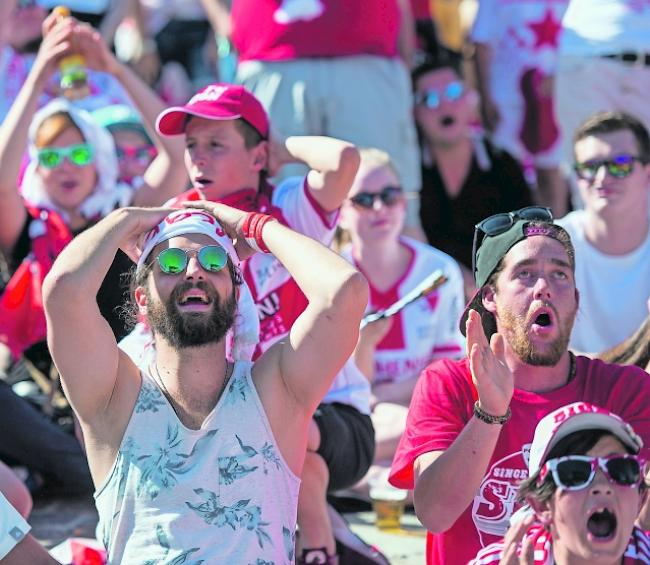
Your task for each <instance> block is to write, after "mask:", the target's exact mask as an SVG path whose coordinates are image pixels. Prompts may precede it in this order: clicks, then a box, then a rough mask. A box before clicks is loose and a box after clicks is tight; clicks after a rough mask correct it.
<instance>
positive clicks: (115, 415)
mask: <svg viewBox="0 0 650 565" xmlns="http://www.w3.org/2000/svg"><path fill="white" fill-rule="evenodd" d="M141 385H142V375H141V373H140V370H139V369H138V367H137V366H136V365H135V363H133V361H132V360H131V359H130V358H129V357H128V356H127V355H126V354H125V353H124V352H122V351H120V361H119V366H118V374H117V378H116V380H115V387H114V389H113V391H112V394H111V396H110V398H109V399H108V400H107V403H106V406H105V409H104V410H101V411H97V412H96V413H95V414H94V415H92V416H88V415H86V416H85V417H81V418H80V423H81V427H82V430H83V433H84V437H85V438H86V442H87V451H88V458H89V463H90V466H91V471H92V472H93V478H97V474H102V473H101V469H106V470H107V469H108V468H110V466H111V465H112V462H113V461H114V460H115V457H116V456H117V452H118V450H119V448H120V445H121V443H122V438H123V437H124V433H125V431H126V428H127V426H128V424H129V421H130V420H131V415H132V414H133V409H134V406H135V404H136V402H137V400H138V395H139V394H140V388H141ZM98 472H99V473H98ZM96 484H97V482H96Z"/></svg>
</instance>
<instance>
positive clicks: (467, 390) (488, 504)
mask: <svg viewBox="0 0 650 565" xmlns="http://www.w3.org/2000/svg"><path fill="white" fill-rule="evenodd" d="M648 394H650V379H649V378H648V374H647V373H646V372H645V371H643V370H642V369H640V368H638V367H634V366H626V367H623V366H618V365H610V364H608V363H604V362H603V361H600V360H597V359H588V358H587V357H576V375H575V377H574V378H573V379H572V380H571V381H570V382H569V383H567V384H566V385H565V386H563V387H561V388H558V389H556V390H552V391H550V392H546V393H543V394H542V393H540V394H538V393H534V392H529V391H524V390H519V389H515V391H514V395H513V397H512V401H511V403H510V408H511V410H512V417H511V418H510V420H508V422H507V423H506V424H505V425H504V426H503V428H502V430H501V435H500V436H499V441H498V443H497V445H496V448H495V450H494V453H493V455H492V458H491V460H490V463H489V465H488V468H487V470H486V473H485V476H484V478H483V480H482V482H481V485H480V486H479V489H478V492H477V493H476V496H475V497H474V500H473V502H472V504H471V505H470V506H469V507H468V508H467V509H466V510H465V512H463V513H462V514H461V516H460V517H459V518H458V519H457V520H456V522H455V523H454V525H453V526H452V527H451V528H450V529H449V530H447V531H446V532H445V533H443V534H435V535H434V534H431V533H430V532H429V533H428V534H427V564H428V565H432V564H446V563H467V562H468V561H470V560H471V559H472V558H473V557H474V556H475V555H476V554H477V552H478V551H479V550H480V549H481V548H482V547H486V546H487V545H489V544H491V543H495V542H497V541H498V540H499V539H501V538H502V537H503V536H504V534H505V531H506V528H507V527H508V523H509V519H510V516H511V515H512V513H513V512H514V511H515V510H517V504H516V498H517V489H518V486H519V482H520V481H521V480H523V479H526V478H527V477H528V454H529V451H530V445H531V443H532V440H533V436H534V434H535V427H536V425H537V423H538V422H539V420H541V419H542V418H543V417H544V416H545V415H546V414H548V413H550V412H552V411H553V410H556V409H557V408H560V407H561V406H564V405H565V404H569V403H571V402H575V401H577V400H581V401H583V402H589V403H591V404H595V405H597V406H601V407H603V408H606V409H607V410H610V411H611V412H614V413H615V414H618V415H619V416H620V417H621V418H622V419H623V420H625V421H627V422H628V423H629V424H630V425H631V426H632V427H633V428H634V429H635V431H636V432H637V433H638V434H639V435H640V436H641V438H642V439H643V441H644V444H645V445H646V446H650V443H649V442H650V403H648V402H647V400H646V399H647V398H648ZM476 398H477V395H476V389H475V388H474V385H473V384H472V378H471V374H470V371H469V363H468V361H467V359H464V360H463V361H449V360H442V361H436V362H435V363H433V364H432V365H430V366H429V367H428V368H427V369H425V370H424V371H423V373H422V376H421V377H420V380H419V381H418V383H417V385H416V387H415V390H414V392H413V398H412V400H411V406H410V409H409V415H408V419H407V422H406V430H405V431H404V434H403V435H402V438H401V440H400V443H399V446H398V448H397V451H396V453H395V458H394V460H393V465H392V469H391V476H390V482H391V483H392V484H393V485H395V486H397V487H399V488H410V489H412V488H413V487H414V474H413V464H414V462H415V460H416V459H417V458H418V457H419V456H420V455H422V454H423V453H428V452H432V451H445V450H446V449H448V448H449V447H450V446H451V445H452V444H453V443H454V441H455V440H456V438H457V437H458V436H459V434H460V433H461V431H462V430H463V428H464V427H465V425H466V424H467V423H468V422H469V420H470V419H471V418H472V416H473V412H472V409H473V405H474V401H475V400H476ZM649 453H650V448H649V447H646V448H644V449H642V450H641V454H642V455H643V456H644V457H646V458H647V457H648V454H649ZM467 464H471V461H468V462H467ZM420 503H422V502H421V501H420Z"/></svg>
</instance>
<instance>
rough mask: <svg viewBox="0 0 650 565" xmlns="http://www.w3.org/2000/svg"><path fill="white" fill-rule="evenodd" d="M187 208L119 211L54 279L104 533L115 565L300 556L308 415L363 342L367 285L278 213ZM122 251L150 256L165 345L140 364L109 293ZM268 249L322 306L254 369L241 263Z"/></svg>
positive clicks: (151, 319)
mask: <svg viewBox="0 0 650 565" xmlns="http://www.w3.org/2000/svg"><path fill="white" fill-rule="evenodd" d="M187 206H188V208H199V209H198V210H197V209H193V210H190V209H185V210H176V211H173V212H172V211H171V209H166V208H157V209H143V208H123V209H120V210H117V211H115V212H113V213H111V214H110V215H108V216H107V217H106V218H105V219H103V220H101V221H100V222H98V223H97V224H96V225H95V226H94V227H92V228H90V229H88V230H86V231H85V232H84V233H83V234H81V235H80V236H78V237H77V238H75V239H74V240H73V241H72V242H71V243H70V244H69V245H68V247H66V249H65V250H64V251H63V252H62V253H61V254H60V255H59V257H58V258H57V260H56V261H55V263H54V266H53V267H52V270H51V271H50V273H49V274H48V277H47V278H46V281H45V284H44V300H45V310H46V313H47V321H48V343H49V346H50V349H51V351H52V357H53V358H54V361H55V363H56V365H57V367H58V369H59V371H60V373H61V378H62V381H63V383H64V388H65V391H66V394H67V396H68V399H69V400H70V403H71V405H72V407H73V408H74V410H75V413H76V414H77V416H78V418H79V420H80V423H81V427H82V429H83V433H84V437H85V440H86V448H87V454H88V461H89V465H90V470H91V474H92V477H93V481H94V483H95V487H96V489H97V492H96V494H95V499H96V504H97V510H98V512H99V516H100V523H99V531H100V532H101V534H102V535H101V539H102V540H103V542H104V545H105V546H106V549H107V550H108V557H109V562H110V563H143V562H144V560H145V559H146V560H147V563H153V562H156V563H162V562H165V563H168V562H172V561H173V562H178V563H180V562H186V560H187V561H188V562H189V561H191V562H193V563H194V562H197V563H198V562H204V563H261V562H269V561H272V562H275V563H293V561H294V542H295V540H294V531H295V524H296V508H297V504H298V490H299V485H300V478H299V477H300V473H301V470H302V465H303V461H304V458H305V450H306V446H307V432H308V427H309V423H310V421H311V416H312V413H313V412H314V410H315V408H316V406H317V405H318V403H319V401H320V399H321V398H322V397H323V396H324V395H325V393H326V392H327V390H328V389H329V387H330V385H331V382H332V380H333V378H334V376H335V375H336V373H337V372H338V371H339V369H340V368H341V367H342V366H343V364H344V362H345V361H346V360H347V358H348V357H349V356H350V354H351V353H352V350H353V349H354V347H355V345H356V342H357V338H358V331H359V324H360V321H361V316H362V315H363V311H364V308H365V304H366V301H367V284H366V283H365V279H363V277H362V275H360V274H359V273H358V272H357V271H355V270H354V268H353V267H351V266H350V265H349V263H348V262H347V261H345V260H344V259H341V258H340V257H339V256H338V255H336V254H335V253H333V252H332V251H330V250H329V249H327V248H326V247H324V246H323V245H321V244H320V243H317V242H316V241H314V240H312V239H310V238H308V237H306V236H304V235H301V234H298V233H297V232H294V231H292V230H290V229H289V228H287V227H285V226H283V225H282V224H281V223H280V222H278V221H275V220H274V219H273V218H272V217H271V216H267V215H264V214H260V213H257V212H248V213H246V212H242V211H240V210H237V209H235V208H230V207H228V206H225V205H223V204H215V203H207V202H205V203H202V202H195V203H192V204H188V205H187ZM147 232H148V233H147ZM145 233H146V234H147V235H146V236H144V238H142V236H143V235H144V234H145ZM232 240H236V245H233V242H232ZM138 242H139V243H138ZM118 248H121V249H122V250H123V251H125V252H126V253H127V254H129V256H131V257H132V258H133V259H134V260H136V261H137V269H136V272H135V276H134V285H133V286H134V293H133V294H134V299H135V303H136V305H137V311H138V315H139V316H140V317H143V318H144V319H146V321H147V323H148V325H149V327H150V328H151V329H152V331H153V333H154V336H155V341H156V347H155V352H154V354H153V355H152V357H151V359H152V360H151V363H150V364H149V366H147V367H144V366H143V367H142V369H141V370H139V369H138V367H136V365H135V364H134V362H133V361H132V360H131V359H130V358H129V357H128V355H127V354H125V353H124V352H123V351H121V350H120V349H118V347H117V343H116V342H115V338H114V337H113V333H112V332H111V330H110V327H109V326H108V324H107V323H106V321H105V320H104V319H103V318H102V316H101V314H100V312H99V309H98V307H97V302H96V299H95V296H96V294H97V290H98V289H99V286H100V285H101V282H102V280H103V278H104V275H105V273H106V271H107V270H108V268H109V266H110V264H111V262H112V260H113V257H114V256H115V253H116V251H117V249H118ZM253 250H257V251H262V252H271V253H273V254H274V255H275V257H276V258H277V259H278V261H279V262H280V263H281V264H282V265H283V266H284V267H286V269H287V271H288V272H289V274H290V275H291V276H292V277H293V278H294V279H295V281H296V283H297V284H298V286H299V287H300V289H301V290H302V291H303V292H304V294H305V296H306V297H307V299H308V301H309V304H308V306H307V308H306V309H305V310H304V312H303V313H302V314H301V315H300V316H299V318H298V319H297V320H296V322H295V323H294V324H293V326H292V328H291V331H290V332H289V335H288V337H287V339H286V340H283V341H281V342H278V343H277V344H275V345H273V346H272V347H271V348H270V349H268V350H267V351H266V352H265V353H264V354H263V355H262V356H261V357H260V358H259V359H258V360H257V361H256V363H255V364H254V365H253V364H252V363H251V362H250V361H248V359H250V357H251V354H252V352H253V349H254V348H255V346H256V344H257V341H258V331H259V321H258V316H257V311H256V309H255V305H254V302H253V299H252V297H251V295H250V291H249V290H248V288H247V286H246V284H245V283H244V282H243V281H242V279H241V275H240V272H239V261H240V259H244V258H245V257H246V255H249V254H250V253H252V251H253Z"/></svg>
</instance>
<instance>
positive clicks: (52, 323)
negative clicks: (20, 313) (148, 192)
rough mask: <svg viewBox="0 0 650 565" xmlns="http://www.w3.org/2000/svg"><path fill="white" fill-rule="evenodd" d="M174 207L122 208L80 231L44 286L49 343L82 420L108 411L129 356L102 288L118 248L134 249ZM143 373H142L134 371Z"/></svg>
mask: <svg viewBox="0 0 650 565" xmlns="http://www.w3.org/2000/svg"><path fill="white" fill-rule="evenodd" d="M168 213H169V210H168V209H162V208H152V209H137V208H122V209H120V210H116V211H115V212H112V213H111V214H109V215H108V216H107V217H106V218H104V219H103V220H101V221H100V222H98V223H97V224H96V225H95V226H93V227H92V228H89V229H88V230H86V231H85V232H83V233H82V234H80V235H78V236H77V237H76V238H75V239H74V240H72V242H71V243H70V244H69V245H68V246H67V247H66V248H65V249H64V250H63V252H62V253H61V254H60V255H59V257H58V258H57V259H56V261H55V262H54V265H53V266H52V269H51V270H50V272H49V273H48V275H47V277H46V278H45V282H44V284H43V301H44V306H45V313H46V316H47V341H48V345H49V348H50V351H51V353H52V358H53V359H54V362H55V364H56V366H57V369H58V370H59V373H60V374H61V379H62V381H63V385H64V387H65V390H66V395H67V396H68V399H69V400H70V403H71V404H72V407H73V408H74V409H75V412H76V413H77V415H78V416H79V418H80V419H81V420H82V421H84V420H85V421H89V420H91V419H93V418H95V417H101V416H102V415H103V414H104V412H105V411H106V409H107V407H108V405H109V403H110V401H111V398H112V396H113V393H114V392H115V388H116V386H117V385H118V374H119V373H121V372H122V369H123V364H125V363H126V364H129V363H130V361H129V360H128V358H127V357H126V356H125V355H123V354H120V353H118V348H117V343H116V341H115V337H114V335H113V332H112V331H111V328H110V326H109V325H108V322H107V321H106V320H105V319H104V318H103V317H102V315H101V314H100V311H99V307H98V306H97V299H96V296H97V292H98V291H99V287H100V286H101V284H102V281H103V280H104V277H105V276H106V273H107V272H108V269H109V267H110V266H111V263H112V262H113V259H114V258H115V253H116V252H117V250H118V248H120V247H121V248H122V249H123V250H124V251H126V252H131V250H132V249H134V247H135V242H136V240H137V237H138V236H139V234H141V233H143V232H145V231H147V230H149V229H151V228H152V227H154V226H155V225H156V224H158V222H160V220H162V218H164V217H165V215H167V214H168ZM132 372H133V373H134V374H136V375H137V372H134V371H132Z"/></svg>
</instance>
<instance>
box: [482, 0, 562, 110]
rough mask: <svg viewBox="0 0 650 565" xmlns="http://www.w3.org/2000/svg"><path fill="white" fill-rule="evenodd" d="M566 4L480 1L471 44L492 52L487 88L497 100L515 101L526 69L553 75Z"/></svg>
mask: <svg viewBox="0 0 650 565" xmlns="http://www.w3.org/2000/svg"><path fill="white" fill-rule="evenodd" d="M568 4H569V0H481V1H480V3H479V10H478V13H477V14H476V19H475V20H474V26H473V28H472V31H471V38H472V40H473V41H476V42H479V43H484V44H487V45H489V46H490V48H491V49H492V58H491V71H490V85H491V91H492V96H493V97H494V98H495V99H498V100H508V101H510V100H513V99H514V100H518V99H519V97H521V96H522V93H521V84H520V83H521V81H522V77H523V76H524V74H525V73H526V72H527V71H528V70H530V69H539V71H541V72H542V73H543V74H544V75H552V74H554V73H555V68H556V66H557V59H558V50H559V45H560V36H561V33H562V17H563V16H564V12H565V11H566V9H567V6H568Z"/></svg>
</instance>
